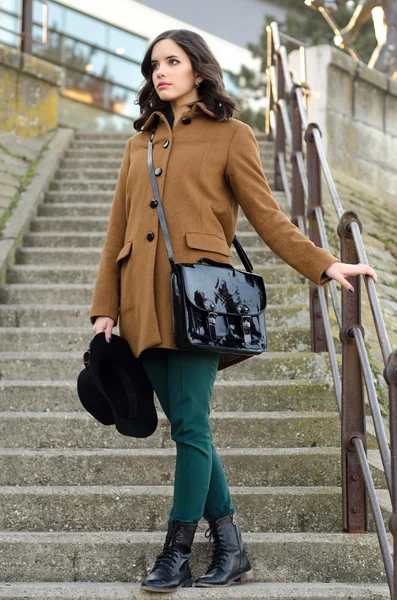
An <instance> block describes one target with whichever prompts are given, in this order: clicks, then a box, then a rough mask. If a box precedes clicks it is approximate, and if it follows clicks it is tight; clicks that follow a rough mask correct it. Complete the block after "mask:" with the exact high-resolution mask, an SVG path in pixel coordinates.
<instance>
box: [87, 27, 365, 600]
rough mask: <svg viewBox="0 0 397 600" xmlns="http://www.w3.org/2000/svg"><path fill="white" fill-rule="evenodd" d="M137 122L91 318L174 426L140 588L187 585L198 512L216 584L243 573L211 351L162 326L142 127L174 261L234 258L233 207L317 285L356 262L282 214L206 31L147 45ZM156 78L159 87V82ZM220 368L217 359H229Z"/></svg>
mask: <svg viewBox="0 0 397 600" xmlns="http://www.w3.org/2000/svg"><path fill="white" fill-rule="evenodd" d="M142 73H143V75H144V77H145V80H146V84H145V85H144V87H143V88H142V90H141V92H140V94H139V99H138V102H139V105H140V107H141V116H140V118H139V119H137V121H135V123H134V127H135V129H136V130H137V131H138V133H137V134H135V135H134V136H133V137H131V138H130V139H129V140H128V142H127V145H126V148H125V152H124V157H123V161H122V165H121V169H120V175H119V179H118V182H117V187H116V191H115V195H114V198H113V203H112V208H111V213H110V219H109V225H108V230H107V234H106V241H105V246H104V250H103V254H102V259H101V263H100V267H99V272H98V278H97V282H96V285H95V290H94V295H93V301H92V309H91V322H92V323H93V325H94V326H93V330H94V332H95V334H97V333H99V332H105V336H106V339H107V340H108V341H109V342H111V332H112V328H113V327H114V326H115V325H116V324H117V320H118V316H119V315H118V313H119V309H120V322H119V327H120V335H121V336H122V337H124V338H126V339H127V341H128V342H129V344H130V346H131V349H132V351H133V353H134V355H135V356H136V357H140V358H141V360H142V363H143V365H144V368H145V370H146V372H147V374H148V377H149V379H150V381H151V383H152V385H153V388H154V390H155V392H156V394H157V396H158V398H159V401H160V403H161V406H162V408H163V410H164V413H165V414H166V416H167V418H168V420H169V422H170V424H171V436H172V439H173V440H174V441H175V442H176V448H177V456H176V467H175V482H174V502H173V507H172V509H171V511H170V513H169V518H168V531H167V536H166V540H165V543H164V547H163V550H162V552H161V553H160V554H159V555H158V556H157V559H156V562H155V564H154V567H153V569H152V571H151V572H150V573H149V575H148V576H147V577H146V579H145V580H144V581H143V582H142V586H141V587H142V589H144V590H147V591H162V592H166V591H171V592H172V591H174V590H176V589H178V588H179V587H183V586H191V585H192V584H193V579H192V575H191V571H190V566H189V558H190V555H191V545H192V542H193V537H194V534H195V531H196V528H197V524H198V522H199V520H200V518H201V517H202V516H204V518H205V519H207V520H208V522H209V528H208V529H207V532H206V533H208V532H210V538H211V536H212V537H213V539H214V549H213V557H212V561H211V564H210V566H209V568H208V569H207V571H206V573H205V574H203V575H202V576H201V577H199V578H198V579H197V580H196V581H195V585H196V586H208V587H221V586H227V585H230V584H231V583H233V582H234V581H246V580H249V579H251V578H252V576H253V575H252V570H251V565H250V562H249V560H248V557H247V555H246V552H245V548H244V543H243V541H242V539H241V532H240V527H239V521H238V518H237V514H236V512H235V509H234V506H233V503H232V500H231V497H230V491H229V488H228V484H227V481H226V477H225V472H224V470H223V466H222V463H221V461H220V459H219V457H218V454H217V452H216V450H215V447H214V444H213V441H212V435H211V431H210V425H209V414H210V399H211V393H212V389H213V386H214V383H215V378H216V374H217V372H218V370H220V369H222V368H225V365H224V364H222V360H221V359H220V358H219V356H218V355H216V354H213V353H203V352H201V353H200V352H183V351H180V350H178V348H177V347H176V345H175V342H174V337H173V329H172V313H171V294H170V284H169V280H170V264H169V260H168V256H167V252H166V248H165V244H164V239H163V237H162V231H161V228H160V226H159V221H158V213H157V210H155V209H156V201H155V200H153V196H152V187H151V184H150V178H149V172H148V166H147V149H148V141H149V138H150V135H151V130H152V128H153V127H154V126H155V125H156V124H157V128H156V133H155V137H154V139H153V162H154V165H155V168H156V175H157V177H158V185H159V190H160V195H161V198H162V202H163V205H164V212H165V215H166V219H167V224H168V228H169V233H170V238H171V243H172V247H173V250H174V255H175V261H176V262H196V261H197V260H198V259H200V258H201V257H203V256H208V257H210V258H212V259H214V260H217V261H221V262H224V263H227V264H232V261H231V258H230V257H231V254H232V253H231V251H230V245H231V242H232V239H233V236H234V233H235V230H236V226H237V216H238V209H239V206H241V207H242V209H243V211H244V213H245V215H246V216H247V218H248V220H249V221H250V223H251V224H252V225H253V227H254V228H255V230H256V232H257V233H258V235H259V236H260V237H261V238H262V239H263V240H264V241H265V242H266V244H267V245H268V246H269V247H270V248H271V249H272V250H273V251H274V252H275V253H276V254H278V255H279V256H280V257H281V258H282V259H283V260H285V261H286V262H287V263H288V264H289V265H291V266H292V267H294V268H295V269H297V270H298V271H299V272H300V273H302V274H303V275H304V276H306V277H308V278H309V279H311V280H312V281H314V282H315V283H317V284H320V285H323V284H325V283H327V282H328V281H329V280H330V279H335V280H336V281H339V282H340V283H341V284H342V285H343V286H346V287H347V288H348V289H350V290H351V291H352V288H351V286H350V284H349V283H348V281H347V280H346V279H345V276H348V275H356V274H359V273H366V274H368V275H371V276H372V277H373V278H374V279H376V275H375V273H374V271H373V270H372V269H371V268H370V267H368V266H366V265H347V264H342V263H340V262H339V261H338V259H337V258H335V257H334V256H332V254H330V253H329V252H327V251H326V250H323V249H321V248H317V247H316V246H314V244H313V243H312V242H311V241H310V240H308V239H307V238H306V237H305V236H303V235H302V234H301V233H300V232H299V230H298V229H297V228H296V227H295V226H294V225H293V224H292V223H291V222H290V220H289V219H288V218H287V217H286V216H285V215H284V214H283V213H282V212H281V211H280V209H279V207H278V205H277V203H276V202H275V200H274V199H273V197H272V194H271V191H270V189H269V186H268V184H267V181H266V177H265V176H264V174H263V169H262V165H261V162H260V156H259V151H258V144H257V141H256V138H255V136H254V133H253V131H252V129H251V127H249V126H248V125H247V124H245V123H243V122H241V121H239V120H237V119H233V118H232V115H233V110H234V109H235V108H236V104H235V102H234V101H233V99H232V98H231V97H230V96H229V95H228V94H227V92H226V91H225V89H224V86H223V81H222V71H221V67H220V66H219V64H218V62H217V60H216V59H215V57H214V55H213V54H212V52H211V51H210V49H209V48H208V46H207V44H206V43H205V41H204V40H203V38H202V37H201V36H200V35H198V34H196V33H194V32H192V31H188V30H171V31H166V32H164V33H162V34H161V35H159V36H158V37H157V38H156V39H155V40H154V41H153V42H152V43H151V45H150V46H149V48H148V50H147V52H146V54H145V57H144V59H143V62H142ZM160 84H161V85H160ZM226 366H227V365H226Z"/></svg>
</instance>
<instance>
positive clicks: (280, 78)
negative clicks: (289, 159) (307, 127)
mask: <svg viewBox="0 0 397 600" xmlns="http://www.w3.org/2000/svg"><path fill="white" fill-rule="evenodd" d="M276 70H277V99H278V100H285V77H284V69H283V63H282V60H281V56H280V55H278V54H277V55H276ZM275 106H276V109H277V110H276V154H275V157H274V161H275V162H274V189H275V190H277V191H279V192H280V191H283V190H284V185H283V178H282V175H281V166H280V161H279V154H280V153H281V154H284V156H285V146H286V144H285V128H284V121H283V116H282V114H281V109H280V106H279V105H278V104H277V105H275Z"/></svg>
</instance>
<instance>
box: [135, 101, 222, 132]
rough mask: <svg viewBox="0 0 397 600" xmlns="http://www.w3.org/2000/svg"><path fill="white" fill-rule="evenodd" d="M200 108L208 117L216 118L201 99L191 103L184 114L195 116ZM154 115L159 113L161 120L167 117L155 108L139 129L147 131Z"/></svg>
mask: <svg viewBox="0 0 397 600" xmlns="http://www.w3.org/2000/svg"><path fill="white" fill-rule="evenodd" d="M200 110H201V111H202V112H203V113H205V114H207V115H208V116H209V117H212V118H213V119H215V118H216V114H215V113H214V112H212V110H210V109H209V108H207V106H206V105H205V104H204V102H202V101H199V102H196V103H195V104H193V106H192V107H190V108H189V109H187V110H186V111H185V113H184V115H188V116H189V117H195V116H198V115H199V114H200ZM155 115H159V117H160V119H162V120H163V121H166V120H167V117H166V116H165V114H164V113H163V112H161V111H160V110H155V111H154V112H152V114H151V115H150V116H149V117H148V118H147V119H146V121H145V124H144V125H143V126H142V127H141V131H147V130H149V129H150V127H151V125H153V122H154V118H155V117H154V116H155Z"/></svg>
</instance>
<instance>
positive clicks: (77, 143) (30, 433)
mask: <svg viewBox="0 0 397 600" xmlns="http://www.w3.org/2000/svg"><path fill="white" fill-rule="evenodd" d="M126 139H127V138H126V137H125V136H117V135H108V136H106V135H103V134H102V135H95V134H83V133H77V134H76V135H75V139H74V140H73V142H72V144H71V146H70V148H69V150H68V151H67V153H66V155H65V157H64V159H63V160H62V163H61V165H60V168H59V171H58V173H57V177H56V178H55V179H54V181H53V182H52V185H51V189H50V191H49V192H48V193H47V196H46V199H45V202H44V203H43V204H42V205H41V206H40V208H39V211H38V215H37V217H36V218H34V219H33V220H32V223H31V231H30V232H29V233H27V234H26V235H25V238H24V244H23V246H22V248H20V249H19V250H18V256H17V259H18V260H17V264H15V265H12V266H10V267H9V269H8V280H7V283H6V284H4V285H2V286H0V302H1V304H0V335H1V341H2V343H1V352H0V380H1V381H0V411H1V412H0V467H1V468H0V530H2V531H1V532H0V579H1V582H0V598H8V599H11V598H12V599H14V600H16V599H18V600H21V599H22V598H32V599H33V598H34V599H39V598H40V599H41V598H42V599H44V598H46V599H49V598H51V599H52V600H58V599H61V598H62V599H67V600H71V599H75V598H90V599H95V600H96V599H100V598H106V599H108V600H111V599H116V598H117V599H123V600H125V599H127V598H138V597H139V598H148V597H149V594H148V593H144V592H140V591H139V582H140V581H141V580H142V578H143V577H144V576H145V574H146V572H147V571H148V570H150V568H151V567H152V565H153V562H154V559H155V557H156V555H157V553H158V552H159V551H160V550H161V548H162V545H163V541H164V536H165V529H166V520H167V516H168V511H169V508H170V506H171V502H172V493H173V468H174V461H175V449H174V442H173V441H172V440H171V437H170V432H169V425H168V423H167V421H166V419H165V416H164V415H163V413H162V411H161V408H160V404H159V403H158V401H157V399H156V405H157V408H158V412H159V426H158V429H157V431H156V432H155V434H153V435H152V436H151V437H149V438H147V439H143V440H135V439H133V438H128V437H125V436H121V435H120V434H118V433H117V432H116V431H115V429H114V427H105V426H103V425H101V424H100V423H98V422H97V421H96V420H95V419H94V418H93V417H91V416H90V415H89V414H88V413H86V412H85V411H84V409H83V407H82V406H81V404H80V401H79V399H78V397H77V392H76V378H77V375H78V373H79V371H80V370H81V369H82V368H83V365H82V353H83V351H84V350H85V349H86V347H87V345H88V343H89V340H90V339H91V338H92V336H93V332H92V327H91V325H90V322H89V308H90V302H91V294H92V289H93V283H94V281H95V277H96V273H97V269H98V264H99V259H100V255H101V251H102V246H103V241H104V234H105V231H106V227H107V220H108V215H109V210H110V203H111V199H112V195H113V191H114V188H115V183H116V179H117V175H118V169H119V167H120V162H121V157H122V152H123V149H124V146H125V142H126ZM258 140H259V143H260V148H261V155H262V161H263V165H264V169H265V172H267V173H271V172H272V156H273V146H272V144H269V143H268V142H265V141H264V140H261V139H260V138H258ZM87 156H89V157H90V158H87ZM269 180H270V181H271V178H269ZM275 197H276V199H277V201H278V202H279V203H280V206H281V207H282V208H283V209H286V206H285V197H284V195H283V194H282V193H279V192H276V193H275ZM238 236H239V239H240V240H241V241H242V243H243V244H244V246H245V248H246V250H247V253H248V255H249V256H250V258H251V260H252V262H253V264H254V267H255V271H256V272H258V273H261V274H262V275H263V277H264V279H265V281H266V283H267V291H268V302H269V305H268V309H267V324H268V333H269V351H268V352H267V353H265V354H263V355H262V356H260V357H257V358H253V359H250V360H249V361H247V362H245V363H243V364H242V365H238V366H235V367H232V368H230V369H227V370H225V371H223V372H220V373H219V374H218V378H217V382H216V384H215V390H214V395H213V400H212V416H211V423H212V430H213V435H214V440H215V443H216V445H217V448H219V453H220V456H221V459H222V461H223V463H224V465H225V469H226V473H227V476H228V480H229V484H230V486H231V492H232V496H233V500H234V504H235V507H236V510H237V511H238V513H239V517H240V521H241V525H242V530H243V535H244V540H245V542H246V546H247V551H248V554H249V557H250V560H251V563H252V566H253V569H254V575H255V580H254V583H252V584H251V583H250V584H245V585H234V586H232V587H229V588H225V589H223V590H214V589H208V590H205V589H203V588H192V589H181V590H179V591H178V592H177V593H175V594H173V595H172V597H175V598H176V597H178V598H192V599H193V598H194V599H196V598H218V597H219V598H222V599H226V598H236V599H243V598H269V599H271V600H275V599H281V598H282V599H284V600H294V599H300V598H310V599H311V600H320V599H321V600H334V599H338V598H340V599H342V598H343V599H346V600H347V599H348V598H349V599H352V600H353V599H354V600H362V599H364V598H366V599H369V598H371V600H384V599H386V598H389V593H388V588H387V586H386V585H385V581H386V580H385V574H384V568H383V564H382V562H381V557H380V551H379V549H378V542H377V538H376V534H375V533H374V530H373V524H372V521H371V531H370V532H369V533H367V534H364V535H348V534H346V533H342V532H341V488H340V471H341V468H340V449H339V443H340V421H339V415H338V413H337V408H336V401H335V398H334V394H333V389H332V379H331V374H330V367H329V361H328V358H327V355H323V354H312V353H311V352H310V348H309V342H310V337H309V313H308V283H307V281H306V280H304V279H303V278H302V277H301V276H300V275H299V274H298V273H297V272H295V271H294V270H292V269H291V268H290V267H289V266H287V265H285V264H283V263H282V262H281V261H280V259H279V258H278V257H277V256H274V255H273V254H271V253H270V252H269V250H268V249H267V248H266V247H265V245H264V243H263V242H262V240H261V239H260V238H259V237H258V236H257V234H256V233H255V232H254V231H253V229H252V227H251V225H250V224H249V223H248V222H247V220H246V219H245V217H244V215H243V214H242V213H241V217H240V221H239V227H238ZM235 265H236V266H240V263H239V261H238V258H237V256H236V255H235ZM114 331H115V333H118V329H117V328H116V329H115V330H114ZM369 447H370V448H371V447H372V448H374V447H375V442H374V440H373V439H372V438H370V440H369ZM373 475H374V478H375V481H376V485H377V487H378V488H384V487H385V483H384V478H383V474H382V472H381V471H377V470H376V469H373ZM387 517H388V515H386V514H385V519H387ZM205 529H206V522H205V521H204V520H202V521H201V522H200V524H199V528H198V532H197V534H196V538H195V542H194V547H193V556H192V561H191V565H192V571H193V574H194V575H196V576H198V575H199V574H200V573H202V572H203V571H204V570H205V567H206V565H207V564H208V562H209V559H210V556H211V545H210V544H208V541H207V540H206V538H205V537H204V531H205ZM162 597H163V598H164V597H165V595H164V594H163V595H162ZM166 597H167V598H168V597H171V595H166Z"/></svg>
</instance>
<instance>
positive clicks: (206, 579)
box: [194, 512, 254, 587]
mask: <svg viewBox="0 0 397 600" xmlns="http://www.w3.org/2000/svg"><path fill="white" fill-rule="evenodd" d="M208 523H209V528H208V529H207V531H206V532H205V536H206V537H209V541H211V537H213V538H214V550H213V553H212V561H211V564H210V566H209V567H208V569H207V571H206V572H205V574H204V575H201V577H198V578H197V579H196V581H195V584H194V585H195V586H196V587H227V586H229V585H231V584H232V583H235V582H236V583H237V582H238V583H243V582H245V581H248V580H250V579H252V578H253V576H254V575H253V572H252V569H251V565H250V561H249V560H248V557H247V555H246V553H245V547H244V542H243V540H242V539H241V531H240V525H239V522H238V517H237V513H236V512H235V513H234V514H233V515H226V517H221V518H220V519H217V520H216V521H208ZM208 532H210V535H209V536H208V535H207V533H208Z"/></svg>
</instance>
